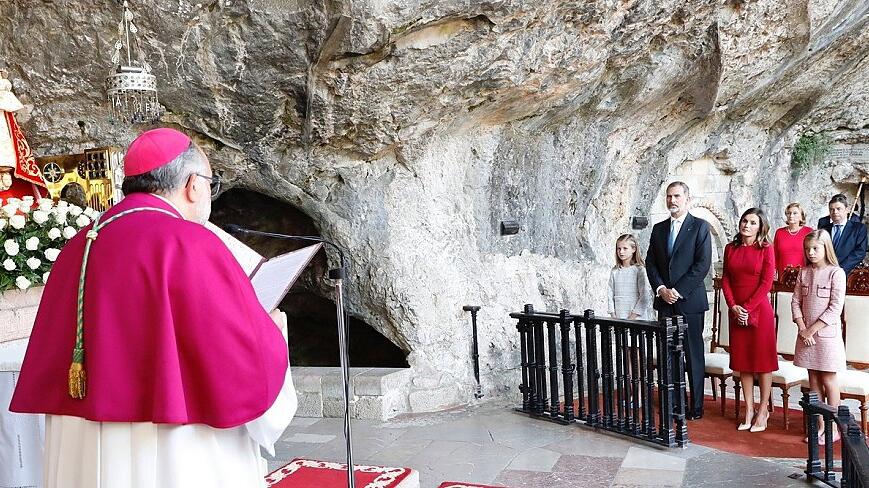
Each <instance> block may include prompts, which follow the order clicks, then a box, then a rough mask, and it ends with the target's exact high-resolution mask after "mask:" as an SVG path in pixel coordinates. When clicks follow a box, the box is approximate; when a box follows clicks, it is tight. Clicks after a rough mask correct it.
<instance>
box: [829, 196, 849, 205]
mask: <svg viewBox="0 0 869 488" xmlns="http://www.w3.org/2000/svg"><path fill="white" fill-rule="evenodd" d="M834 203H841V204H842V205H844V206H845V208H848V197H846V196H845V195H842V194H841V193H836V194H835V195H833V198H831V199H830V203H828V204H827V205H832V204H834Z"/></svg>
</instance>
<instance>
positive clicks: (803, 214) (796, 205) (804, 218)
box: [785, 202, 806, 225]
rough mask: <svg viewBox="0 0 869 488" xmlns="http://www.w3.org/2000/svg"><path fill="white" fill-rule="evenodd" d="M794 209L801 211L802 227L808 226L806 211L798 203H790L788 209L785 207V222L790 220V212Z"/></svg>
mask: <svg viewBox="0 0 869 488" xmlns="http://www.w3.org/2000/svg"><path fill="white" fill-rule="evenodd" d="M792 208H798V209H800V225H806V210H805V209H804V208H803V206H802V205H800V204H799V203H797V202H793V203H789V204H788V206H787V207H785V221H787V219H788V210H790V209H792Z"/></svg>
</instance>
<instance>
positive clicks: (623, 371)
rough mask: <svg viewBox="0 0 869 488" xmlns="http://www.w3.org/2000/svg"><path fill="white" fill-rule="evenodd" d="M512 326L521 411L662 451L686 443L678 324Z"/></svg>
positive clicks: (568, 318)
mask: <svg viewBox="0 0 869 488" xmlns="http://www.w3.org/2000/svg"><path fill="white" fill-rule="evenodd" d="M510 317H512V318H514V319H516V320H518V324H517V329H518V330H519V337H520V352H521V357H522V385H520V390H521V392H522V407H521V408H520V409H519V410H520V411H521V412H524V413H527V414H529V415H532V416H534V417H538V418H543V419H547V420H551V421H554V422H559V423H562V424H570V423H573V422H581V423H584V424H586V425H589V426H592V427H597V428H601V429H605V430H608V431H612V432H617V433H620V434H624V435H627V436H630V437H635V438H638V439H643V440H646V441H651V442H654V443H656V444H661V445H664V446H668V447H677V446H679V447H684V446H687V445H688V429H687V426H686V424H685V402H686V396H685V367H684V363H683V361H684V354H685V352H684V341H685V327H686V326H685V323H684V321H683V319H682V317H672V318H670V319H667V320H666V321H662V322H660V323H659V322H649V321H643V320H619V319H611V318H600V317H595V315H594V312H593V311H591V310H586V311H585V313H584V314H583V315H570V313H569V312H568V311H567V310H562V311H561V312H559V313H557V314H555V313H542V312H535V311H534V308H533V307H532V306H531V305H525V308H524V310H523V311H522V312H516V313H511V314H510Z"/></svg>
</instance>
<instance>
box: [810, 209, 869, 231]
mask: <svg viewBox="0 0 869 488" xmlns="http://www.w3.org/2000/svg"><path fill="white" fill-rule="evenodd" d="M850 220H853V221H854V222H857V223H858V224H859V223H861V222H863V217H860V215H859V214H857V213H852V214H851V219H850ZM828 225H830V216H829V215H825V216H823V217H821V218H819V219H818V226H817V227H815V228H816V229H823V228H824V227H826V226H828Z"/></svg>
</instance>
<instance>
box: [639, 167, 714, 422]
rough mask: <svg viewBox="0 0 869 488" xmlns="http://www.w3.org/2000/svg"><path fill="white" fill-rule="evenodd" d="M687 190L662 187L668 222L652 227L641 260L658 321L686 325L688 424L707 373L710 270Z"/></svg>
mask: <svg viewBox="0 0 869 488" xmlns="http://www.w3.org/2000/svg"><path fill="white" fill-rule="evenodd" d="M690 201H691V193H690V190H689V189H688V185H686V184H685V183H683V182H681V181H674V182H673V183H670V185H669V186H668V187H667V209H668V210H669V211H670V218H669V219H667V220H664V221H662V222H658V223H657V224H655V227H653V228H652V237H651V240H650V242H649V252H648V255H647V256H646V273H647V274H648V276H649V283H650V284H651V285H652V289H653V290H654V291H655V310H657V311H658V318H659V319H661V318H664V317H670V316H673V315H681V316H683V317H684V318H685V321H686V322H687V324H688V331H687V336H686V341H685V345H686V351H685V362H686V368H685V370H686V372H687V373H688V388H689V389H690V391H691V401H690V402H689V405H688V418H689V419H699V418H701V417H702V416H703V383H704V376H705V370H706V361H705V357H704V349H705V348H704V342H703V324H704V319H705V314H706V311H707V310H709V300H707V298H706V287H705V286H704V283H703V280H704V279H705V278H706V275H707V274H708V273H709V266H710V265H711V264H712V237H711V235H710V233H709V223H708V222H706V221H705V220H703V219H700V218H697V217H694V216H693V215H691V214H690V213H688V204H689V202H690Z"/></svg>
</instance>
